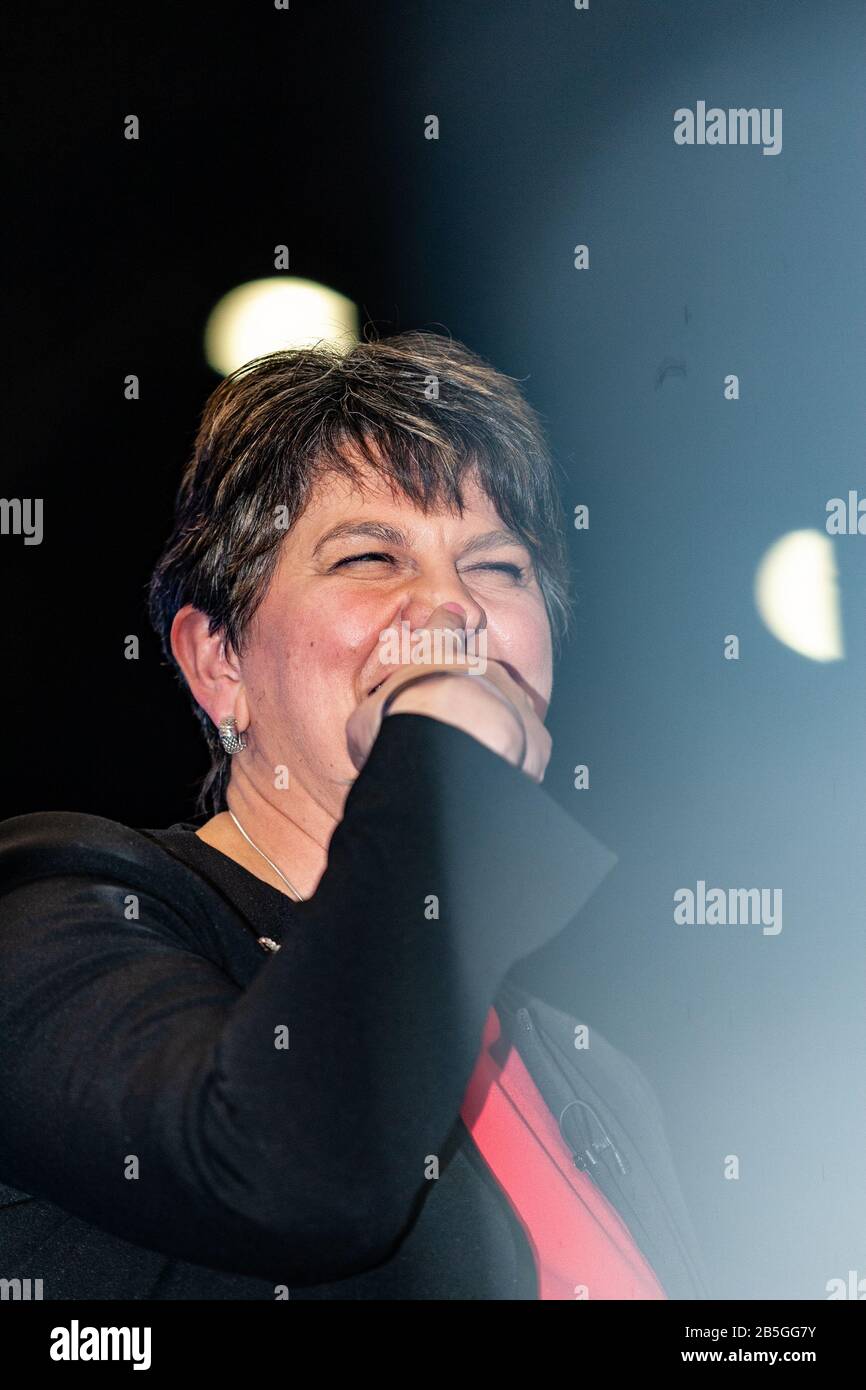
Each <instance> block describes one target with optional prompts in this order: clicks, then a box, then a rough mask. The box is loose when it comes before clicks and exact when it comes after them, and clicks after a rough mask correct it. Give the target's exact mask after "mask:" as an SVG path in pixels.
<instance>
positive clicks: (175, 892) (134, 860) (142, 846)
mask: <svg viewBox="0 0 866 1390" xmlns="http://www.w3.org/2000/svg"><path fill="white" fill-rule="evenodd" d="M72 879H74V880H75V886H76V890H77V891H78V892H79V894H82V893H83V894H85V895H86V894H87V893H88V892H90V893H91V895H94V894H95V895H97V896H98V895H99V893H100V892H101V891H102V890H103V889H104V887H105V885H112V886H114V887H118V888H120V889H123V890H125V891H127V892H133V893H139V894H142V895H144V894H146V895H147V896H148V898H149V899H151V900H152V901H153V902H154V903H157V902H159V903H162V904H165V905H166V907H167V908H170V909H171V913H172V915H173V916H179V917H184V918H187V919H189V918H190V917H191V916H196V917H203V918H205V919H206V918H207V915H208V912H209V910H212V906H213V905H212V904H210V903H209V901H208V887H207V884H205V882H204V881H203V880H202V879H200V878H199V877H198V875H197V874H195V873H194V872H193V870H192V869H190V868H189V867H188V866H187V865H186V864H184V863H182V862H181V861H180V860H179V859H177V858H175V856H174V855H172V854H170V853H169V852H168V851H167V850H166V849H164V848H163V847H162V846H161V845H160V844H159V843H158V842H157V841H156V840H155V839H153V838H152V837H151V836H150V835H148V834H147V833H146V832H144V831H141V830H136V829H133V827H132V826H129V825H125V824H123V822H121V821H116V820H110V819H108V818H107V817H105V816H95V815H90V814H88V813H85V812H78V811H35V812H30V813H28V814H27V815H21V816H12V817H11V818H9V819H8V820H4V821H0V901H2V899H4V898H5V897H6V896H7V895H8V894H10V893H12V892H14V891H16V890H21V891H26V892H27V893H28V896H29V897H30V898H38V897H39V896H40V895H42V896H50V895H52V894H54V893H55V892H56V889H57V887H58V885H59V884H60V883H61V881H63V882H66V881H68V880H72Z"/></svg>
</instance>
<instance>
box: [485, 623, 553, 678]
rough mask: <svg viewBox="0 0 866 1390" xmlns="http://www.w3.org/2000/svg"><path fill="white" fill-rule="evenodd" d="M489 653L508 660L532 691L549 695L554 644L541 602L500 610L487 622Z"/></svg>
mask: <svg viewBox="0 0 866 1390" xmlns="http://www.w3.org/2000/svg"><path fill="white" fill-rule="evenodd" d="M487 642H488V647H487V651H488V655H489V656H491V657H497V656H498V657H501V659H502V660H504V661H510V662H511V663H512V665H514V666H515V667H516V668H517V670H518V671H520V673H521V675H522V676H523V677H524V679H525V680H527V681H528V682H529V684H530V685H532V686H533V688H534V689H535V690H537V691H538V692H539V694H542V695H544V696H545V698H549V697H550V691H551V687H552V684H553V643H552V638H551V632H550V624H549V622H548V619H547V611H546V609H545V607H544V603H543V601H540V602H539V603H537V604H536V603H532V604H531V605H528V606H527V605H525V604H520V605H518V606H515V608H514V609H513V610H512V611H511V612H508V611H505V610H503V611H502V612H501V614H499V615H497V618H496V619H495V620H494V621H492V622H491V623H490V627H489V631H488V639H487Z"/></svg>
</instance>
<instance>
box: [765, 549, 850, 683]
mask: <svg viewBox="0 0 866 1390" xmlns="http://www.w3.org/2000/svg"><path fill="white" fill-rule="evenodd" d="M836 579H837V570H836V561H835V558H834V556H833V542H832V541H831V540H830V537H829V536H826V535H824V534H822V532H820V531H789V533H788V534H787V535H786V536H782V537H781V539H780V540H778V541H776V542H775V543H774V544H773V545H771V546H770V549H769V550H768V551H767V553H766V554H765V555H764V557H763V559H762V560H761V562H760V564H759V565H758V569H757V572H756V574H755V603H756V604H757V607H758V612H759V613H760V615H761V617H762V618H763V620H764V622H765V623H766V625H767V627H768V628H769V629H770V631H771V632H772V634H773V636H774V637H778V639H779V641H780V642H784V643H785V646H787V647H791V648H793V650H794V651H795V652H799V653H800V655H801V656H808V657H810V658H811V659H812V661H841V659H842V657H843V656H844V655H845V651H844V646H843V642H842V615H841V609H840V604H839V588H838V585H837V583H836Z"/></svg>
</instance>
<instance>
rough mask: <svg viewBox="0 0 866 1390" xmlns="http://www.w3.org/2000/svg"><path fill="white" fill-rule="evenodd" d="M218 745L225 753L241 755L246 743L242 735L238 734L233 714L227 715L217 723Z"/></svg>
mask: <svg viewBox="0 0 866 1390" xmlns="http://www.w3.org/2000/svg"><path fill="white" fill-rule="evenodd" d="M219 736H220V743H221V744H222V746H223V748H224V749H225V751H226V752H227V753H242V752H243V751H244V749H245V748H246V746H247V741H246V739H245V738H244V736H243V734H239V733H238V725H237V720H236V719H235V717H234V715H233V714H227V715H226V717H225V719H221V720H220V722H219Z"/></svg>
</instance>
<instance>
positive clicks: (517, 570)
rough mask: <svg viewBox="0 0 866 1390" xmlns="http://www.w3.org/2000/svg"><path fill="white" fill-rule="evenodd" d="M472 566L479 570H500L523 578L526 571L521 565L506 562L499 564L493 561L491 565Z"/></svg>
mask: <svg viewBox="0 0 866 1390" xmlns="http://www.w3.org/2000/svg"><path fill="white" fill-rule="evenodd" d="M472 568H473V569H477V570H500V571H501V572H502V573H503V574H510V575H512V576H513V577H514V578H515V579H522V578H523V576H524V571H523V570H522V569H521V567H520V565H509V564H506V563H504V562H500V563H498V564H493V563H491V564H489V565H473V567H472Z"/></svg>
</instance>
